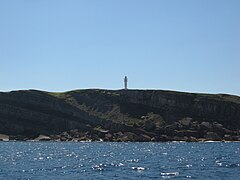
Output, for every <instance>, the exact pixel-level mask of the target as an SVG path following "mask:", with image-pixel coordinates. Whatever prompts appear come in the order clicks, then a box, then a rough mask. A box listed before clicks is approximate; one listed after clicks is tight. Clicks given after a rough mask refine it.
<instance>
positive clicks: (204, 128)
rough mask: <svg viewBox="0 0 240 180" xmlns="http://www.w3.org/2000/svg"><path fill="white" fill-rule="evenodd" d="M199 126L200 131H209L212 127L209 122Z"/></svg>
mask: <svg viewBox="0 0 240 180" xmlns="http://www.w3.org/2000/svg"><path fill="white" fill-rule="evenodd" d="M199 126H200V129H202V130H209V129H211V128H212V125H211V124H210V123H209V122H202V123H201V124H200V125H199Z"/></svg>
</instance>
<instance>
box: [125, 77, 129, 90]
mask: <svg viewBox="0 0 240 180" xmlns="http://www.w3.org/2000/svg"><path fill="white" fill-rule="evenodd" d="M127 83H128V78H127V76H125V77H124V89H125V90H127Z"/></svg>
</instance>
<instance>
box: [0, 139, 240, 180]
mask: <svg viewBox="0 0 240 180" xmlns="http://www.w3.org/2000/svg"><path fill="white" fill-rule="evenodd" d="M171 178H173V179H240V143H233V142H231V143H230V142H229V143H221V142H215V143H185V142H172V143H112V142H91V143H80V142H78V143H74V142H1V143H0V179H171Z"/></svg>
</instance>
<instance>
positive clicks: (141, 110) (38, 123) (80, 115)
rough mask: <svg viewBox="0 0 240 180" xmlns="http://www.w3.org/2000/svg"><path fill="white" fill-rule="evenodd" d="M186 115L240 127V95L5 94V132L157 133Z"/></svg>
mask: <svg viewBox="0 0 240 180" xmlns="http://www.w3.org/2000/svg"><path fill="white" fill-rule="evenodd" d="M186 117H190V118H192V119H193V120H194V121H198V122H203V121H207V122H218V123H220V124H222V125H224V127H226V128H229V129H233V130H235V129H239V127H240V98H239V97H237V96H231V95H223V94H218V95H210V94H192V93H181V92H173V91H160V90H127V91H126V90H116V91H114V90H94V89H92V90H76V91H70V92H66V93H49V92H43V91H36V90H29V91H13V92H8V93H0V133H3V134H10V135H29V136H31V135H33V136H34V135H37V134H56V133H60V132H62V131H67V130H71V129H80V130H89V129H92V128H95V127H101V128H104V129H108V130H112V131H118V130H124V129H128V131H134V129H135V128H143V129H145V130H146V131H151V129H154V128H155V129H156V128H161V126H163V125H167V124H172V123H174V122H178V121H179V120H181V119H183V118H186Z"/></svg>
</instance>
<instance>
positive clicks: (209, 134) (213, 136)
mask: <svg viewBox="0 0 240 180" xmlns="http://www.w3.org/2000/svg"><path fill="white" fill-rule="evenodd" d="M204 137H205V138H206V140H209V141H221V140H222V138H221V137H220V136H219V135H218V134H217V133H215V132H207V134H205V136H204Z"/></svg>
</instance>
